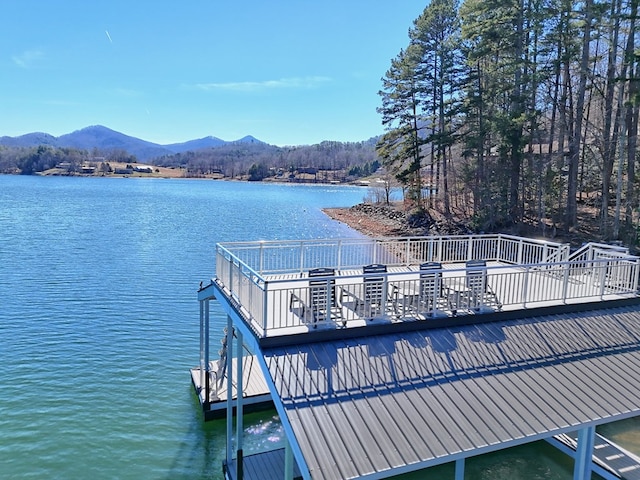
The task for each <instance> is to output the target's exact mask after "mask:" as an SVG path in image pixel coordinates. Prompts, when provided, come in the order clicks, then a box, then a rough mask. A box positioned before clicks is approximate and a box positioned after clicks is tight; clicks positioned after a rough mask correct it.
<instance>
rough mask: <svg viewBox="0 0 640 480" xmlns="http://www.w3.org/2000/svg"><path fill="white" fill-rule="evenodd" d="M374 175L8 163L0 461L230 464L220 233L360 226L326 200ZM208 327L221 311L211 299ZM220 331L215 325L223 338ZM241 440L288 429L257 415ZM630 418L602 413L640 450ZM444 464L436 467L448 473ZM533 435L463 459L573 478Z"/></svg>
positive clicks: (351, 193)
mask: <svg viewBox="0 0 640 480" xmlns="http://www.w3.org/2000/svg"><path fill="white" fill-rule="evenodd" d="M366 194H367V191H366V189H362V188H357V187H329V186H302V185H272V184H251V183H238V182H215V181H199V180H158V179H113V178H109V179H106V178H68V177H22V176H0V238H1V243H0V302H1V303H0V477H1V478H20V479H22V478H37V479H41V478H61V479H76V478H78V479H84V478H91V479H94V480H97V479H115V478H118V479H129V478H130V479H140V478H145V479H221V478H222V473H221V462H222V459H223V457H224V450H225V424H224V420H222V421H214V422H208V423H206V424H205V423H204V422H203V421H202V417H201V413H200V410H199V405H198V402H197V399H196V397H195V395H194V393H193V391H192V387H191V381H190V376H189V369H190V368H191V367H194V366H196V365H197V363H198V358H199V352H198V348H199V340H198V338H199V336H198V335H199V305H198V302H197V299H196V290H197V289H198V285H199V283H200V281H205V282H207V281H208V280H209V278H211V277H212V276H213V274H214V271H215V266H214V246H215V244H216V243H217V242H220V241H240V240H259V239H285V238H329V237H358V236H359V234H358V233H356V232H354V231H353V230H351V229H349V228H348V227H346V226H344V225H342V224H340V223H338V222H335V221H333V220H331V219H329V218H328V217H326V216H325V215H324V214H323V213H322V212H321V208H323V207H337V206H350V205H354V204H356V203H359V202H360V201H362V199H363V197H364V196H365V195H366ZM212 321H213V323H214V325H213V327H212V332H216V333H215V334H214V337H215V336H216V335H218V336H219V335H221V332H222V328H223V326H224V325H225V324H226V318H225V316H224V314H223V313H222V311H221V309H220V308H219V307H218V306H217V305H216V304H215V303H213V304H212ZM216 340H217V339H216V338H214V340H213V342H214V343H215V341H216ZM245 427H246V439H245V455H246V454H250V453H252V452H257V451H261V450H264V449H269V448H272V447H277V446H281V445H282V430H281V427H280V424H279V421H278V418H277V416H276V414H275V412H273V411H270V412H264V413H260V414H253V415H249V416H247V418H246V420H245ZM637 431H638V425H637V424H636V423H634V421H628V422H622V423H620V424H617V425H612V426H608V427H607V432H606V433H607V435H609V436H611V437H612V438H613V439H614V440H615V441H617V442H619V443H621V444H623V446H628V448H630V449H635V451H640V441H639V438H638V434H637V433H636V432H637ZM452 475H453V467H452V466H451V465H444V466H441V467H438V468H436V469H433V470H432V471H430V472H429V474H428V475H426V474H424V473H421V474H414V475H407V476H404V477H403V478H412V479H417V478H421V479H422V478H427V479H436V478H437V479H440V478H453V477H452ZM571 475H572V461H571V460H570V459H568V458H567V457H565V456H564V455H562V454H560V453H559V452H556V451H555V450H554V449H553V448H551V447H549V446H547V445H546V444H545V443H542V442H538V443H536V444H533V445H527V446H523V447H519V448H515V449H511V450H509V451H505V452H498V453H495V454H490V455H484V456H481V457H477V458H474V459H471V460H469V461H468V462H467V476H466V478H468V479H492V480H495V479H505V480H506V479H509V480H513V479H523V480H524V479H527V480H531V479H569V478H571Z"/></svg>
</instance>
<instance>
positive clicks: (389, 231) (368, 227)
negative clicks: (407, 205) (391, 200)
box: [324, 203, 470, 237]
mask: <svg viewBox="0 0 640 480" xmlns="http://www.w3.org/2000/svg"><path fill="white" fill-rule="evenodd" d="M324 212H325V213H326V214H327V215H328V216H329V217H331V218H333V219H334V220H338V221H339V222H342V223H344V224H346V225H349V226H350V227H351V228H353V229H354V230H357V231H359V232H360V233H362V234H364V235H367V236H369V237H404V236H420V235H464V234H467V233H470V232H469V231H468V229H466V228H465V227H464V226H463V225H461V224H458V223H455V222H451V221H446V220H445V219H444V218H434V216H433V214H429V213H427V212H424V213H422V214H415V213H413V214H407V213H405V212H403V211H402V209H401V208H399V207H397V206H386V205H371V204H366V203H360V204H358V205H355V206H353V207H349V208H326V209H324Z"/></svg>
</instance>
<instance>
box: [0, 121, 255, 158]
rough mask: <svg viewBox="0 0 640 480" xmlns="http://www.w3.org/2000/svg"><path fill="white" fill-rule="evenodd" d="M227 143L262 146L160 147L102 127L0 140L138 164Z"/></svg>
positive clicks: (205, 143)
mask: <svg viewBox="0 0 640 480" xmlns="http://www.w3.org/2000/svg"><path fill="white" fill-rule="evenodd" d="M230 143H261V144H264V142H261V141H260V140H258V139H256V138H254V137H252V136H251V135H247V136H246V137H243V138H241V139H239V140H235V141H232V142H228V141H225V140H222V139H220V138H217V137H213V136H209V137H204V138H198V139H195V140H189V141H187V142H182V143H171V144H167V145H161V144H159V143H153V142H148V141H146V140H142V139H140V138H136V137H131V136H129V135H125V134H124V133H120V132H116V131H115V130H111V129H110V128H107V127H104V126H102V125H93V126H90V127H86V128H82V129H80V130H76V131H75V132H72V133H67V134H65V135H61V136H59V137H54V136H53V135H49V134H48V133H42V132H34V133H27V134H25V135H20V136H17V137H8V136H4V137H0V145H5V146H8V147H37V146H40V145H49V146H52V147H70V148H77V149H82V150H92V149H94V148H97V149H99V150H103V151H104V150H125V151H126V152H127V153H129V154H130V155H135V156H136V158H137V159H138V160H149V159H151V158H156V157H161V156H163V155H172V154H175V153H182V152H187V151H196V150H202V149H207V148H213V147H219V146H222V145H227V144H230Z"/></svg>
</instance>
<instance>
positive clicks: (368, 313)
mask: <svg viewBox="0 0 640 480" xmlns="http://www.w3.org/2000/svg"><path fill="white" fill-rule="evenodd" d="M362 273H363V274H364V295H363V299H362V309H363V315H364V317H365V318H368V319H370V320H372V319H373V318H374V317H376V316H381V315H384V314H385V309H386V305H387V298H386V297H387V295H386V288H387V286H386V285H385V283H386V279H385V276H384V275H383V276H379V277H378V276H372V275H371V274H376V273H387V266H386V265H381V264H373V265H365V266H364V267H362Z"/></svg>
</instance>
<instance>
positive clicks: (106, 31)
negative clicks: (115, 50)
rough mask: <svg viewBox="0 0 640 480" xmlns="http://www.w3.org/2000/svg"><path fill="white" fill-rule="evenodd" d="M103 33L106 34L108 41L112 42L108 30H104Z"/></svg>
mask: <svg viewBox="0 0 640 480" xmlns="http://www.w3.org/2000/svg"><path fill="white" fill-rule="evenodd" d="M104 33H106V34H107V38H108V39H109V42H110V43H113V40H111V35H109V30H105V31H104Z"/></svg>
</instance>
